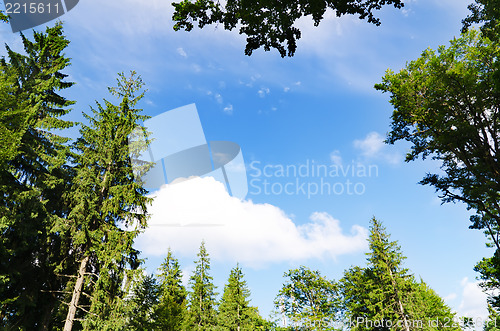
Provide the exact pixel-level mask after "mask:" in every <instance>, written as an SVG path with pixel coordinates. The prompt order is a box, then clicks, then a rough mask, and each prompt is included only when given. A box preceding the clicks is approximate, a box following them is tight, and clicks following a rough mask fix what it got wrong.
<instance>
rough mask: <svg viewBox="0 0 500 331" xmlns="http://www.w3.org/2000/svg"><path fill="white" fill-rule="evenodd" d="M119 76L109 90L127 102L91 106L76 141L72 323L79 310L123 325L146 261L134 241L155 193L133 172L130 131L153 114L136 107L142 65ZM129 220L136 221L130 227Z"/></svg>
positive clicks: (87, 322)
mask: <svg viewBox="0 0 500 331" xmlns="http://www.w3.org/2000/svg"><path fill="white" fill-rule="evenodd" d="M117 81H118V86H117V87H116V88H110V92H111V93H112V94H113V95H115V96H116V97H118V98H120V104H119V105H114V104H112V103H111V102H109V101H107V100H104V105H101V104H100V103H98V102H96V105H97V108H96V109H94V108H91V110H92V113H93V116H89V115H87V114H84V115H85V118H86V119H87V120H88V121H89V125H82V128H81V130H80V133H81V138H79V139H78V140H77V142H76V144H75V149H76V153H75V160H74V163H75V165H76V166H75V172H76V174H75V179H74V182H73V187H72V192H71V202H72V204H71V207H72V208H71V212H70V214H69V216H68V222H67V224H65V228H64V231H68V232H69V233H70V235H71V238H72V246H73V247H72V250H71V252H68V253H69V254H71V255H72V256H73V259H75V260H77V261H78V262H79V265H78V269H77V270H75V271H74V274H75V275H76V276H77V277H76V281H75V283H74V285H73V289H72V292H73V294H72V298H71V301H70V304H69V310H68V314H67V318H66V322H65V327H64V330H65V331H69V330H71V329H72V325H73V322H74V321H75V318H80V319H83V320H84V321H83V327H84V329H86V330H97V329H98V330H113V329H116V330H120V329H122V328H123V325H121V324H120V323H119V322H123V321H124V318H123V316H124V314H125V313H126V309H125V308H126V305H125V303H124V301H123V298H124V295H125V294H126V293H128V287H129V285H130V281H126V280H130V279H133V278H134V277H133V273H134V270H135V269H137V267H138V266H139V264H140V260H139V259H138V251H136V250H135V249H134V248H133V247H132V244H133V240H134V238H135V237H136V236H137V235H138V233H139V231H140V230H142V229H144V228H145V227H146V222H147V213H146V207H147V204H148V203H149V201H150V198H147V197H146V193H147V191H146V190H145V189H144V188H143V187H142V184H141V182H140V181H137V180H134V173H133V170H134V169H133V166H132V160H131V157H132V158H133V157H134V155H132V156H130V155H129V152H130V150H129V144H128V139H129V136H130V134H131V133H132V132H133V131H134V130H135V128H136V127H137V126H138V123H139V121H142V120H144V119H146V118H147V117H146V116H144V115H141V114H140V113H141V109H136V108H134V106H135V105H136V104H137V102H138V101H139V100H140V99H141V98H142V97H143V96H144V92H141V88H142V86H143V82H142V80H141V78H140V77H138V76H136V73H135V72H131V76H130V77H125V75H124V74H120V75H119V79H118V80H117ZM137 153H139V151H137ZM123 226H129V229H128V231H126V230H124V229H123ZM82 293H84V296H85V298H82V299H81V296H82ZM80 300H83V301H82V302H80Z"/></svg>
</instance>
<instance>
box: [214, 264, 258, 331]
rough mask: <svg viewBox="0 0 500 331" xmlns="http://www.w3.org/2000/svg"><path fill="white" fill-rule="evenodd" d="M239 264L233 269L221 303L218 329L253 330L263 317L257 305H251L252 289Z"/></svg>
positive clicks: (231, 330)
mask: <svg viewBox="0 0 500 331" xmlns="http://www.w3.org/2000/svg"><path fill="white" fill-rule="evenodd" d="M243 277H244V275H243V272H242V270H241V268H240V267H239V265H237V266H236V267H235V268H234V269H232V270H231V273H230V275H229V279H228V282H227V284H226V286H225V287H224V293H223V295H222V298H221V301H220V303H219V314H218V321H219V323H218V329H219V330H227V331H246V330H248V331H250V330H251V331H253V330H257V329H258V326H259V325H258V324H259V320H260V319H261V318H260V316H259V313H258V311H257V309H256V308H255V307H252V306H250V300H249V297H250V290H249V289H248V286H247V283H246V281H245V280H244V279H243Z"/></svg>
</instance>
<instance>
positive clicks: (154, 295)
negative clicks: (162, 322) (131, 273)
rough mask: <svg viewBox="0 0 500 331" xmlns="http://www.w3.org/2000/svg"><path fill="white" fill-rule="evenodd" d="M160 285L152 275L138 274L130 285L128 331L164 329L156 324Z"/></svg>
mask: <svg viewBox="0 0 500 331" xmlns="http://www.w3.org/2000/svg"><path fill="white" fill-rule="evenodd" d="M159 292H160V287H159V285H158V283H157V282H156V279H155V277H154V276H153V275H140V277H139V278H138V280H137V281H135V282H134V285H133V287H132V291H131V296H130V298H127V306H128V307H127V309H126V310H127V314H128V316H129V317H128V321H127V324H126V329H127V330H129V331H146V330H147V331H152V330H165V329H163V328H161V327H160V326H159V324H158V316H157V314H156V307H157V305H158V299H159Z"/></svg>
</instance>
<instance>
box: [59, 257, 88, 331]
mask: <svg viewBox="0 0 500 331" xmlns="http://www.w3.org/2000/svg"><path fill="white" fill-rule="evenodd" d="M88 261H89V257H88V256H86V257H85V258H84V259H83V260H82V261H81V262H80V269H78V277H77V279H76V283H75V287H74V289H73V296H72V298H71V303H70V304H69V310H68V316H67V317H66V322H65V323H64V331H71V329H72V328H73V321H74V320H75V315H76V309H77V307H78V301H79V300H80V294H81V293H82V287H83V280H84V277H85V270H86V269H87V263H88Z"/></svg>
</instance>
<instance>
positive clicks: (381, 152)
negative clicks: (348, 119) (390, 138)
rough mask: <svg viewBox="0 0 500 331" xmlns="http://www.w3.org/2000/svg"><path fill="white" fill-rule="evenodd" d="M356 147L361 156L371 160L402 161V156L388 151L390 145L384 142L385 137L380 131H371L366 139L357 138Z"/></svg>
mask: <svg viewBox="0 0 500 331" xmlns="http://www.w3.org/2000/svg"><path fill="white" fill-rule="evenodd" d="M353 145H354V148H356V149H358V150H359V151H360V153H361V156H362V157H364V158H366V159H369V160H382V161H385V162H388V163H391V164H397V163H399V162H400V161H401V159H402V158H401V156H400V155H399V154H397V153H391V152H389V151H388V148H389V146H387V145H386V144H385V143H384V137H383V136H382V135H381V134H380V133H378V132H370V133H368V134H367V135H366V137H365V138H364V139H356V140H354V142H353Z"/></svg>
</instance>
